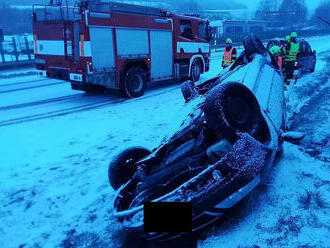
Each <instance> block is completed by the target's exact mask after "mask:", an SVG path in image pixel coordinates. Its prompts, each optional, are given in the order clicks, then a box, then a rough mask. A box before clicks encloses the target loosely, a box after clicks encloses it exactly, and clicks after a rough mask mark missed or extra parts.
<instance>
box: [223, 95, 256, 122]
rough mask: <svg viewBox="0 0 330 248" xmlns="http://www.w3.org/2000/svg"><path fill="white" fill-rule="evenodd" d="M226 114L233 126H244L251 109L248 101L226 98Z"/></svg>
mask: <svg viewBox="0 0 330 248" xmlns="http://www.w3.org/2000/svg"><path fill="white" fill-rule="evenodd" d="M226 113H227V114H226V115H227V118H228V119H229V121H230V122H232V124H233V125H235V126H244V125H245V124H246V123H247V122H248V121H249V119H250V116H251V109H250V106H249V105H248V103H247V102H246V101H245V100H244V99H242V98H240V97H234V98H230V99H228V102H227V106H226Z"/></svg>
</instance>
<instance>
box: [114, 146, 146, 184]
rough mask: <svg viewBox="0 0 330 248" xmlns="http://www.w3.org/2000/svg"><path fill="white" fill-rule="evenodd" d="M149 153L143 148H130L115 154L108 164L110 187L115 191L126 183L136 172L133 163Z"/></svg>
mask: <svg viewBox="0 0 330 248" xmlns="http://www.w3.org/2000/svg"><path fill="white" fill-rule="evenodd" d="M150 153H151V152H150V151H149V150H148V149H145V148H143V147H130V148H127V149H125V150H124V151H122V152H120V153H119V154H117V155H116V156H115V157H114V158H113V159H112V161H111V162H110V164H109V169H108V178H109V183H110V185H111V186H112V187H113V188H114V189H115V190H117V189H118V188H119V187H120V186H121V185H123V184H124V183H126V182H128V181H129V180H130V179H131V178H132V176H133V175H134V173H135V171H136V169H137V168H136V167H135V166H134V163H136V162H137V161H139V160H140V159H142V158H144V157H146V156H148V155H149V154H150Z"/></svg>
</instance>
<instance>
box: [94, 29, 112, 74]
mask: <svg viewBox="0 0 330 248" xmlns="http://www.w3.org/2000/svg"><path fill="white" fill-rule="evenodd" d="M89 32H90V39H91V42H90V43H91V52H92V63H93V69H94V70H96V72H97V71H104V70H107V71H109V70H113V68H114V67H115V59H114V51H113V37H112V29H111V28H108V27H90V30H89Z"/></svg>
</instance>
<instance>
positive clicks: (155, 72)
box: [150, 31, 173, 80]
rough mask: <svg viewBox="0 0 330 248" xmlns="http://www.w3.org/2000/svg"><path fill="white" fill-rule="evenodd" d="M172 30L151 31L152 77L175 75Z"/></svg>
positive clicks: (154, 78)
mask: <svg viewBox="0 0 330 248" xmlns="http://www.w3.org/2000/svg"><path fill="white" fill-rule="evenodd" d="M172 37H173V36H172V31H150V48H151V79H152V80H157V79H165V78H166V79H167V78H172V76H173V48H172Z"/></svg>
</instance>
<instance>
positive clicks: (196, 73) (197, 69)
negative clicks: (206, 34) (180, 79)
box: [190, 59, 203, 82]
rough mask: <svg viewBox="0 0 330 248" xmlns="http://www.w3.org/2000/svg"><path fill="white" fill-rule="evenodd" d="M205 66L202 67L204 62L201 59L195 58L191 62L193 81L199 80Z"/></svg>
mask: <svg viewBox="0 0 330 248" xmlns="http://www.w3.org/2000/svg"><path fill="white" fill-rule="evenodd" d="M202 71H203V68H202V62H201V60H200V59H194V60H193V62H192V64H191V69H190V78H191V80H192V81H193V82H197V81H198V80H199V79H200V77H201V74H202Z"/></svg>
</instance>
